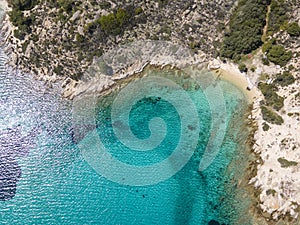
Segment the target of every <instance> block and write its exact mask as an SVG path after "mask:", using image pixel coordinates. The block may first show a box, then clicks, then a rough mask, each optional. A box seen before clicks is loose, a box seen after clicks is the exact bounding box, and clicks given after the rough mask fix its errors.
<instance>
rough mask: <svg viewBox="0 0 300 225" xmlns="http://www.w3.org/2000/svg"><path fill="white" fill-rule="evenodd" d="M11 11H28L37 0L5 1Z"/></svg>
mask: <svg viewBox="0 0 300 225" xmlns="http://www.w3.org/2000/svg"><path fill="white" fill-rule="evenodd" d="M7 2H8V4H9V5H10V6H12V8H13V10H29V9H32V8H33V7H34V6H36V4H37V3H38V0H8V1H7Z"/></svg>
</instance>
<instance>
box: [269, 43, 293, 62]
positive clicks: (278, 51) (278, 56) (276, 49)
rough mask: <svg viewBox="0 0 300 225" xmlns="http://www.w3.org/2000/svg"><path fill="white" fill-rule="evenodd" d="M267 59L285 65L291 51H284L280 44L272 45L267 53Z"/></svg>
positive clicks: (290, 55) (290, 56)
mask: <svg viewBox="0 0 300 225" xmlns="http://www.w3.org/2000/svg"><path fill="white" fill-rule="evenodd" d="M267 56H268V59H269V60H270V61H271V62H273V63H275V64H276V65H280V66H285V65H286V64H287V63H288V61H290V59H291V58H292V52H291V51H286V50H285V48H284V47H283V46H282V45H273V46H272V47H271V49H270V50H269V52H268V53H267Z"/></svg>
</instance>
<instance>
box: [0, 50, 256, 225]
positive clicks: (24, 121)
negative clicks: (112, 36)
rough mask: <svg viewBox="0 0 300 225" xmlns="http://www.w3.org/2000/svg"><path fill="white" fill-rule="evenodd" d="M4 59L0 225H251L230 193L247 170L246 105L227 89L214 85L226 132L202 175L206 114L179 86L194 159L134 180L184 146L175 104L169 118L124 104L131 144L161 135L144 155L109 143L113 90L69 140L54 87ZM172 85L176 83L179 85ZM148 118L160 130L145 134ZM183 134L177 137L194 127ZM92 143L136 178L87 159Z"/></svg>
mask: <svg viewBox="0 0 300 225" xmlns="http://www.w3.org/2000/svg"><path fill="white" fill-rule="evenodd" d="M5 57H6V56H5V54H4V53H3V50H2V49H0V142H1V143H0V144H1V146H0V200H1V201H0V224H108V225H113V224H122V225H127V224H128V225H129V224H165V225H168V224H170V225H175V224H180V225H181V224H195V225H206V224H209V222H210V224H243V225H247V224H252V222H251V217H250V216H249V214H248V209H249V204H250V202H249V201H250V200H249V199H250V198H249V197H247V192H245V191H244V190H243V189H240V188H239V187H238V185H237V183H238V179H240V178H241V177H242V175H243V172H244V169H245V167H246V164H247V161H248V158H247V154H246V150H245V149H246V147H245V141H246V137H247V134H248V130H247V129H245V124H244V123H245V122H244V114H245V113H246V110H247V101H246V99H245V96H244V95H243V93H242V92H241V91H240V90H238V89H237V88H236V87H234V86H232V85H231V84H229V83H227V82H224V81H219V85H220V87H221V88H222V94H223V95H224V100H222V99H220V100H219V99H218V98H215V99H214V104H220V105H222V104H223V103H224V104H225V106H226V111H224V112H222V111H221V110H220V111H219V112H218V113H224V118H225V122H224V121H222V122H223V123H225V131H226V133H225V138H224V140H223V141H222V143H220V145H218V146H220V147H219V149H218V151H217V154H216V157H215V158H214V160H213V161H212V163H211V164H209V166H208V167H207V168H206V169H205V170H203V171H199V164H200V161H201V159H202V158H203V155H204V154H205V150H206V146H207V145H208V142H209V139H210V135H211V131H212V127H211V124H212V119H213V115H212V113H211V110H210V109H211V105H210V100H209V99H207V95H205V93H204V91H203V90H202V89H201V88H199V87H196V86H193V85H192V86H185V87H184V88H185V90H184V93H185V94H186V95H187V96H188V97H189V99H190V100H191V101H192V102H193V105H194V107H195V108H194V109H193V110H195V111H194V113H195V112H196V113H197V115H198V116H199V130H200V131H199V133H197V137H198V139H197V140H196V148H195V151H193V152H192V154H191V155H190V157H188V160H187V161H186V162H184V163H183V165H182V166H179V167H178V166H177V164H176V162H178V161H176V160H174V159H173V161H172V160H169V161H166V164H165V167H157V168H158V169H157V170H156V169H153V170H151V173H148V174H147V173H146V175H145V174H144V175H141V174H142V172H141V173H140V171H141V170H143V168H145V167H147V165H160V162H161V161H163V160H165V159H168V157H169V156H170V155H171V154H172V151H173V150H174V149H175V148H176V146H178V145H179V143H180V142H182V141H184V140H182V139H180V138H181V136H182V135H183V133H182V129H183V127H182V126H183V124H182V123H181V119H182V118H184V117H186V118H188V117H192V115H193V114H189V113H190V112H189V111H188V110H190V109H189V107H188V102H186V101H184V100H183V102H181V105H182V106H183V107H182V108H180V109H179V110H178V108H176V107H175V106H174V105H172V104H170V102H168V101H167V100H165V99H163V98H158V97H157V96H154V95H153V96H150V97H149V96H148V97H144V98H141V99H139V101H136V102H135V103H134V104H133V105H132V108H131V110H130V112H129V126H130V128H131V131H132V133H133V135H134V136H135V137H137V139H139V140H146V139H147V138H149V137H151V135H152V133H154V132H156V131H157V132H160V131H161V130H165V135H164V138H163V139H162V141H161V142H159V143H158V144H157V145H156V146H155V147H154V148H153V149H152V150H149V151H146V150H145V151H136V150H134V149H132V148H129V147H127V146H126V143H122V142H121V141H120V140H119V138H117V137H116V135H115V133H114V128H113V127H114V126H116V127H119V128H120V127H121V128H120V129H123V128H124V126H123V124H122V123H121V122H120V121H114V120H113V119H112V118H111V113H112V110H113V104H114V100H115V97H116V96H117V95H118V94H119V91H115V92H113V93H112V94H110V95H109V96H106V97H105V98H99V99H97V102H96V104H95V106H96V107H95V109H96V110H95V111H96V117H95V129H94V130H93V129H92V130H91V129H90V130H88V131H87V132H86V133H84V134H81V135H82V137H81V138H80V139H79V140H74V139H76V138H74V134H75V133H76V132H74V105H73V103H72V102H71V101H67V100H62V98H61V96H60V94H59V93H60V88H59V87H58V86H55V85H54V87H52V88H50V87H48V86H47V84H44V83H43V82H41V81H36V80H34V79H33V78H32V77H31V76H30V75H26V74H21V73H19V72H17V71H16V70H12V69H7V68H6V67H4V60H5ZM152 73H156V72H155V71H154V72H152ZM163 73H164V72H162V73H161V74H160V76H162V77H164V75H166V77H167V76H169V77H170V76H172V71H171V70H168V71H166V72H165V74H163ZM180 79H181V78H180V77H179V78H178V79H177V80H176V81H179V83H178V84H179V85H183V83H180ZM183 86H184V85H183ZM171 92H172V90H171ZM171 96H172V95H171ZM178 98H179V97H178ZM218 101H220V102H218ZM221 101H224V102H223V103H222V102H221ZM185 104H186V105H185ZM121 109H123V108H121ZM220 109H222V107H221V106H220ZM122 112H123V111H122V110H121V113H122ZM119 116H120V115H119ZM153 118H161V119H162V120H163V121H164V123H162V124H164V125H161V126H157V125H156V126H155V124H154V127H153V128H154V129H153V130H151V129H150V128H149V123H151V120H152V119H153ZM186 118H184V119H186ZM158 122H159V123H161V121H158ZM220 123H221V122H220ZM188 128H189V131H188V130H187V131H186V133H188V132H192V131H194V130H195V129H196V125H195V124H192V125H190V126H188ZM124 129H126V127H125V128H124ZM92 134H97V135H98V137H99V138H100V139H101V141H102V147H103V148H105V149H106V150H107V151H108V152H109V154H110V155H109V156H110V157H111V158H115V159H117V160H118V161H121V162H122V163H123V164H126V165H133V167H134V168H141V169H140V170H137V171H136V170H133V171H134V172H135V174H132V171H130V170H129V171H128V170H126V168H123V167H122V165H123V164H120V166H119V167H118V164H117V165H114V164H110V163H107V162H104V161H101V158H97V155H92V153H95V152H96V153H97V145H95V144H94V139H93V138H94V136H93V135H92ZM125 138H126V137H125ZM216 141H218V139H217V138H216ZM83 143H84V144H85V145H84V144H83ZM185 144H189V143H185ZM190 144H191V143H190ZM87 145H88V148H90V150H87V151H85V150H86V149H83V147H82V146H85V147H86V146H87ZM186 146H187V145H186ZM212 146H214V145H212ZM145 148H146V147H145ZM96 153H95V154H96ZM182 154H183V153H182ZM187 154H188V153H187ZM177 157H178V156H177ZM93 160H96V163H99V165H101V166H102V165H105V166H106V167H105V171H106V172H107V173H108V175H106V174H101V169H99V170H97V168H95V167H94V166H93V163H91V162H92V161H93ZM97 160H98V161H97ZM180 160H181V159H180ZM180 160H179V161H180ZM109 162H110V161H109ZM180 162H181V161H180ZM101 166H99V167H101ZM102 167H103V166H102ZM177 167H178V168H177ZM155 168H156V167H155ZM102 169H103V168H102ZM177 170H178V171H177ZM99 171H100V172H99ZM174 171H175V172H176V173H175V172H174ZM172 172H174V175H172V176H170V177H168V175H167V173H172ZM114 173H118V174H114ZM129 173H131V174H129ZM147 175H149V176H147ZM143 176H144V177H143ZM161 177H162V178H161ZM160 178H161V179H160ZM141 179H145V180H147V182H148V183H147V184H143V180H141ZM156 180H157V181H158V182H155V181H156ZM152 181H153V182H152ZM151 182H152V183H151ZM135 184H136V185H135ZM241 196H243V198H242V197H241ZM212 220H214V221H212ZM217 221H218V222H217Z"/></svg>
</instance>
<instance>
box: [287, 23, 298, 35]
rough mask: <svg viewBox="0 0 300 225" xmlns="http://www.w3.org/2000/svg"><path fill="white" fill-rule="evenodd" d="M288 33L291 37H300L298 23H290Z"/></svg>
mask: <svg viewBox="0 0 300 225" xmlns="http://www.w3.org/2000/svg"><path fill="white" fill-rule="evenodd" d="M286 31H287V32H288V34H289V35H291V36H299V35H300V27H299V25H298V23H297V22H294V23H290V24H289V26H288V28H287V30H286Z"/></svg>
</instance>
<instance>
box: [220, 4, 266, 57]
mask: <svg viewBox="0 0 300 225" xmlns="http://www.w3.org/2000/svg"><path fill="white" fill-rule="evenodd" d="M269 4H270V1H269V0H241V1H239V4H238V6H237V8H236V9H235V11H234V12H233V15H232V17H231V20H230V24H229V31H227V32H226V33H225V37H224V43H223V46H222V49H221V52H220V54H221V56H222V57H226V58H231V59H234V60H239V59H240V57H241V54H248V53H250V52H252V51H253V50H255V49H257V48H258V47H260V46H261V45H262V40H261V39H262V34H263V28H264V26H265V24H266V14H267V6H268V5H269Z"/></svg>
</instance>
